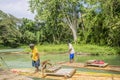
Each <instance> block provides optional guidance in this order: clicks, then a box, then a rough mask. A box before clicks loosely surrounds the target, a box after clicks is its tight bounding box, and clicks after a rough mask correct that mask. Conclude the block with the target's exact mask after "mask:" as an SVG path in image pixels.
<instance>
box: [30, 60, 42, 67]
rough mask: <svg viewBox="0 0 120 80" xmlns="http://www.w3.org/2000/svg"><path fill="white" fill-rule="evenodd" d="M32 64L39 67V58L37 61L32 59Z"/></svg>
mask: <svg viewBox="0 0 120 80" xmlns="http://www.w3.org/2000/svg"><path fill="white" fill-rule="evenodd" d="M32 66H33V67H39V66H40V60H39V59H38V60H37V61H34V60H32Z"/></svg>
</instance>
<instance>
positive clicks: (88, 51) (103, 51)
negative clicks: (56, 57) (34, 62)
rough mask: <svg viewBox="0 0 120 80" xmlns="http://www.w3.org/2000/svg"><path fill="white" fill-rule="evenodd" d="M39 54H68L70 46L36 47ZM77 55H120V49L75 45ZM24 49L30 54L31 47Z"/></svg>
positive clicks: (51, 45)
mask: <svg viewBox="0 0 120 80" xmlns="http://www.w3.org/2000/svg"><path fill="white" fill-rule="evenodd" d="M36 47H37V48H38V50H39V52H43V53H46V54H47V53H51V54H53V53H55V54H58V53H68V45H67V44H59V45H56V44H46V45H36ZM73 47H74V49H75V52H76V54H81V55H119V54H120V48H119V47H109V46H98V45H91V44H73ZM21 48H24V49H25V50H24V51H25V52H29V51H30V49H29V46H21Z"/></svg>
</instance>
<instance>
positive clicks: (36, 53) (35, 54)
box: [32, 47, 39, 61]
mask: <svg viewBox="0 0 120 80" xmlns="http://www.w3.org/2000/svg"><path fill="white" fill-rule="evenodd" d="M38 59H39V54H38V50H37V48H36V47H34V49H33V50H32V60H34V61H37V60H38Z"/></svg>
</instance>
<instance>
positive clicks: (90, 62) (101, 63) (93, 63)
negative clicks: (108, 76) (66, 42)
mask: <svg viewBox="0 0 120 80" xmlns="http://www.w3.org/2000/svg"><path fill="white" fill-rule="evenodd" d="M107 65H108V63H105V62H104V61H102V60H88V61H87V62H86V63H85V66H95V67H106V66H107Z"/></svg>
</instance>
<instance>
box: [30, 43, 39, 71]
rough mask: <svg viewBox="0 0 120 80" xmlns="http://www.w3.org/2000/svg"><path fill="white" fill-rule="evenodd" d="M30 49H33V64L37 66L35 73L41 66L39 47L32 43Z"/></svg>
mask: <svg viewBox="0 0 120 80" xmlns="http://www.w3.org/2000/svg"><path fill="white" fill-rule="evenodd" d="M29 46H30V49H31V50H32V55H31V58H32V66H33V67H35V68H36V70H35V73H36V72H38V71H39V66H40V59H39V53H38V50H37V48H36V47H35V45H34V44H30V45H29Z"/></svg>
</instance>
